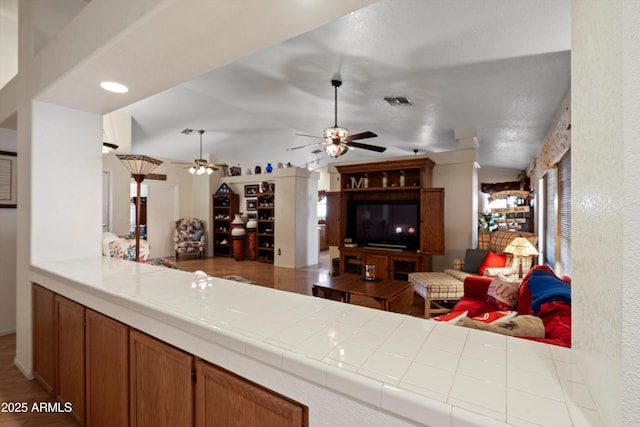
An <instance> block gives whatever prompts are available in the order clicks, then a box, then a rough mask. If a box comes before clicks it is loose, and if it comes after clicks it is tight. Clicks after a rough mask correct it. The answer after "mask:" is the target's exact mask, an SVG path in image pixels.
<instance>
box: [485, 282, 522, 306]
mask: <svg viewBox="0 0 640 427" xmlns="http://www.w3.org/2000/svg"><path fill="white" fill-rule="evenodd" d="M519 289H520V280H518V279H516V280H509V279H507V278H506V277H504V276H503V275H501V274H498V275H497V276H495V277H494V278H493V280H492V281H491V284H490V285H489V289H488V290H487V296H486V298H485V299H484V300H485V301H487V302H490V303H492V304H494V305H495V306H496V307H498V308H499V309H500V310H504V311H506V310H511V309H512V308H513V307H514V306H515V305H516V303H517V302H518V290H519Z"/></svg>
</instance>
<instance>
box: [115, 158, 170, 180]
mask: <svg viewBox="0 0 640 427" xmlns="http://www.w3.org/2000/svg"><path fill="white" fill-rule="evenodd" d="M116 156H117V157H118V159H120V161H121V162H122V163H123V164H124V165H125V166H126V168H127V169H129V171H130V172H131V173H132V174H133V175H143V176H144V175H147V174H149V173H151V171H153V170H154V169H155V168H157V167H158V166H160V165H161V164H162V160H158V159H154V158H152V157H149V156H144V155H142V154H117V155H116Z"/></svg>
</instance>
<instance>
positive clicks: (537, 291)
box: [527, 270, 571, 316]
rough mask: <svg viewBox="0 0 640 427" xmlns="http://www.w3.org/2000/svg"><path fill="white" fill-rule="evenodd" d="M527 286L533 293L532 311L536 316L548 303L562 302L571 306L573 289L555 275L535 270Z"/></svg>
mask: <svg viewBox="0 0 640 427" xmlns="http://www.w3.org/2000/svg"><path fill="white" fill-rule="evenodd" d="M527 286H529V290H530V291H531V310H532V311H533V314H534V315H536V316H537V315H538V312H539V311H540V306H541V305H542V304H544V303H546V302H551V301H560V302H564V303H567V304H569V305H571V287H570V286H569V285H568V284H566V283H565V282H563V281H562V280H560V278H558V276H556V275H555V274H553V273H549V272H547V271H544V270H533V271H532V272H531V274H530V275H529V281H528V283H527Z"/></svg>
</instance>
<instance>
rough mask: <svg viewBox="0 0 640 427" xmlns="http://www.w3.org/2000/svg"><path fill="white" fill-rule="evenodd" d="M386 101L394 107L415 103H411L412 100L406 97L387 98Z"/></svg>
mask: <svg viewBox="0 0 640 427" xmlns="http://www.w3.org/2000/svg"><path fill="white" fill-rule="evenodd" d="M384 100H385V101H387V104H389V105H392V106H394V107H397V106H401V105H413V102H411V100H410V99H409V98H407V97H406V96H385V97H384Z"/></svg>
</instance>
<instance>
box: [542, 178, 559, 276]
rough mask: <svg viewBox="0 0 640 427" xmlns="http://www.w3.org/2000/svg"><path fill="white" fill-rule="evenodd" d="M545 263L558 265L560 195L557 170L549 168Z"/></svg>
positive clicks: (545, 187)
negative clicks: (557, 229)
mask: <svg viewBox="0 0 640 427" xmlns="http://www.w3.org/2000/svg"><path fill="white" fill-rule="evenodd" d="M544 184H545V185H544V194H545V198H544V264H546V265H548V266H549V267H551V268H553V269H555V267H556V223H557V210H556V200H557V196H558V187H557V170H556V169H555V168H552V169H549V171H547V173H546V175H545V176H544Z"/></svg>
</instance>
